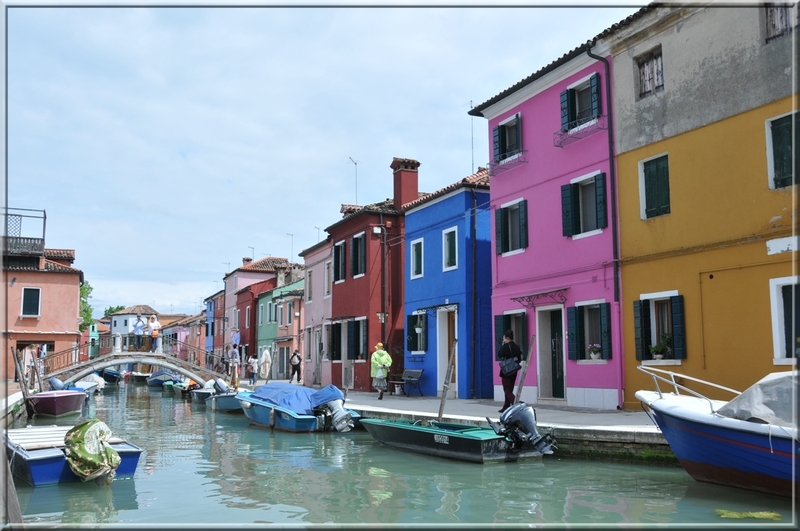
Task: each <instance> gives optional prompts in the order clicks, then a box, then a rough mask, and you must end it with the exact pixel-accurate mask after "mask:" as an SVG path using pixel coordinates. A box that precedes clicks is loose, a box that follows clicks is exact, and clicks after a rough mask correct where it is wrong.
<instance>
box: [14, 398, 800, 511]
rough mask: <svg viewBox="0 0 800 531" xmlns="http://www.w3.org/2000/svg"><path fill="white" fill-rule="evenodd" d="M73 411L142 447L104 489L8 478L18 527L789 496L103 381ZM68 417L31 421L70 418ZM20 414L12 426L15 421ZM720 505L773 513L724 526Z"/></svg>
mask: <svg viewBox="0 0 800 531" xmlns="http://www.w3.org/2000/svg"><path fill="white" fill-rule="evenodd" d="M83 416H85V417H89V418H98V419H100V420H102V421H103V422H105V423H106V424H108V426H109V427H110V428H111V429H112V431H113V432H114V435H115V436H119V437H123V438H125V439H128V440H129V441H131V442H133V443H134V444H137V445H138V446H140V447H142V448H143V449H144V452H143V453H142V456H141V458H140V460H139V466H138V468H137V470H136V474H135V476H134V477H133V478H128V479H117V480H115V481H114V482H113V483H112V485H111V486H110V487H101V486H97V485H95V484H94V483H88V484H80V483H78V484H66V485H58V486H53V487H37V488H32V487H27V486H25V485H23V484H20V483H17V493H18V497H19V502H20V506H21V509H22V514H23V518H24V520H25V523H26V524H37V525H38V524H44V525H45V526H48V527H49V526H51V525H53V524H60V525H69V524H81V525H93V524H117V525H120V526H139V525H148V526H149V525H163V524H170V525H173V524H174V525H177V526H180V527H185V526H194V527H202V526H218V527H228V526H232V525H237V526H239V525H242V524H258V525H265V524H276V525H279V526H280V525H303V526H309V525H310V526H313V525H314V524H339V525H342V526H348V525H352V524H375V525H397V526H402V525H407V524H420V525H446V526H459V525H470V524H471V525H494V524H511V525H520V526H523V525H524V526H530V525H539V526H549V525H564V524H567V525H573V524H591V525H595V526H600V525H614V526H617V525H626V524H630V525H634V526H637V527H638V526H641V525H645V524H656V525H671V524H695V525H707V524H721V525H738V524H760V526H762V527H770V526H773V525H776V524H777V525H781V524H783V526H785V525H787V524H791V523H792V522H793V521H794V520H793V515H792V511H793V506H792V504H791V501H790V500H789V499H786V498H780V497H776V496H771V495H766V494H764V495H762V494H757V493H753V492H749V491H744V490H739V489H733V488H728V487H721V486H715V485H707V484H701V483H697V482H695V481H694V480H693V479H691V478H690V477H689V476H688V475H687V474H686V472H684V471H683V470H682V469H681V468H677V467H652V466H645V465H639V464H623V463H612V462H599V461H585V460H578V459H566V458H559V457H558V455H557V454H556V455H553V456H546V457H545V458H544V459H543V460H542V461H540V462H532V463H530V462H529V463H508V464H490V465H478V464H473V463H462V462H456V461H450V460H445V459H439V458H435V457H428V456H421V455H416V454H411V453H406V452H401V451H398V450H393V449H390V448H385V447H382V446H380V445H379V444H377V443H375V442H374V441H373V440H372V438H371V437H370V436H369V435H368V434H367V432H366V431H364V430H354V431H352V432H350V433H344V434H338V433H324V434H291V433H281V432H270V431H269V430H266V429H262V428H257V427H255V426H252V425H249V424H248V422H247V419H246V417H244V416H243V415H231V414H227V413H220V412H215V411H211V410H206V407H205V405H203V404H197V403H192V402H190V401H188V400H182V399H180V398H174V397H172V395H169V394H165V393H162V391H161V390H160V389H154V388H148V387H147V386H144V385H122V384H121V385H120V386H119V387H118V388H116V387H114V386H107V387H106V390H105V391H104V392H103V394H99V395H95V396H94V397H93V398H91V399H90V400H89V402H88V403H87V405H86V406H85V407H84V413H83ZM75 421H76V419H75V418H74V417H73V418H72V419H65V420H60V419H59V420H57V421H55V422H54V421H53V419H50V420H38V419H35V420H34V421H32V422H31V423H32V424H36V425H47V424H54V423H58V424H74V423H75ZM27 422H28V421H27V419H26V418H25V417H24V416H23V417H21V418H20V419H17V420H16V421H15V423H14V424H13V425H12V426H10V427H24V426H25V424H26V423H27ZM718 509H725V510H729V511H736V512H756V511H771V512H774V513H777V514H778V515H779V518H780V519H779V520H754V519H752V518H749V519H747V520H741V519H740V520H731V519H723V518H721V517H720V516H719V515H718V514H717V510H718Z"/></svg>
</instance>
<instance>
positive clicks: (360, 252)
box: [350, 232, 367, 278]
mask: <svg viewBox="0 0 800 531" xmlns="http://www.w3.org/2000/svg"><path fill="white" fill-rule="evenodd" d="M366 247H367V239H366V236H365V234H364V233H363V232H362V233H360V234H356V235H355V236H353V239H352V240H351V245H350V274H351V275H352V276H353V278H355V277H357V276H358V275H363V274H364V273H366V272H367V249H366Z"/></svg>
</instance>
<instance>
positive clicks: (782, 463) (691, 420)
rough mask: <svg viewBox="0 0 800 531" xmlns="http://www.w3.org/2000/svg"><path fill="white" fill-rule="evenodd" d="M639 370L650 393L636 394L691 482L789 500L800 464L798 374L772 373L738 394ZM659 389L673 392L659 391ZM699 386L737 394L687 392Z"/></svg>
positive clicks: (688, 378) (671, 374)
mask: <svg viewBox="0 0 800 531" xmlns="http://www.w3.org/2000/svg"><path fill="white" fill-rule="evenodd" d="M638 369H639V370H641V371H643V372H645V373H647V374H648V375H650V376H652V377H653V382H654V384H655V390H654V391H647V390H640V391H637V392H636V393H635V396H636V398H637V399H639V400H640V401H641V402H642V404H643V405H644V406H645V407H646V408H647V410H648V412H649V414H650V416H651V419H652V420H653V422H654V423H655V424H656V425H657V426H658V427H659V429H660V430H661V432H662V433H663V434H664V438H665V439H667V442H668V443H669V445H670V448H671V449H672V451H673V453H674V454H675V457H677V458H678V460H679V461H680V463H681V465H682V466H683V468H684V469H685V470H686V472H687V473H688V474H689V475H690V476H691V477H692V478H694V479H695V480H696V481H701V482H705V483H716V484H719V485H726V486H731V487H738V488H742V489H748V490H754V491H759V492H767V493H770V494H777V495H780V496H792V492H793V487H794V485H795V482H796V481H797V479H798V477H799V476H798V462H799V461H800V460H798V457H800V455H799V454H798V448H800V446H798V440H797V417H796V415H797V413H796V409H795V398H794V397H795V396H796V395H795V394H794V393H796V388H797V371H796V370H795V371H783V372H777V373H771V374H769V375H767V376H765V377H764V378H762V379H761V380H759V381H758V382H756V383H755V384H754V385H752V386H751V387H749V388H748V389H747V390H745V391H744V392H742V393H740V392H739V391H736V390H734V389H729V388H727V387H723V386H720V385H717V384H714V383H711V382H707V381H705V380H700V379H698V378H694V377H691V376H686V375H684V374H679V373H675V372H672V371H665V370H661V369H656V368H653V367H646V366H640V367H638ZM679 379H680V380H679ZM678 381H681V382H682V383H678ZM691 382H694V384H692V383H691ZM663 384H666V388H667V389H671V391H670V392H665V391H662V390H661V385H663ZM696 384H699V385H703V386H710V387H713V388H715V389H718V390H722V391H724V392H727V393H732V394H734V395H736V396H735V397H734V398H733V399H732V400H730V401H727V402H726V401H723V400H712V399H710V398H708V397H706V396H705V395H703V394H701V393H700V392H698V391H696V390H694V389H691V388H689V387H688V385H694V387H697V385H696ZM717 392H719V391H717Z"/></svg>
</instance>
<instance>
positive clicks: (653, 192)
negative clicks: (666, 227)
mask: <svg viewBox="0 0 800 531" xmlns="http://www.w3.org/2000/svg"><path fill="white" fill-rule="evenodd" d="M643 171H644V195H645V217H646V218H648V219H649V218H653V217H656V216H662V215H664V214H669V213H670V205H669V163H668V158H667V155H664V156H662V157H658V158H656V159H653V160H648V161H647V162H645V163H644V164H643Z"/></svg>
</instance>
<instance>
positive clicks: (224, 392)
mask: <svg viewBox="0 0 800 531" xmlns="http://www.w3.org/2000/svg"><path fill="white" fill-rule="evenodd" d="M214 391H215V392H214V393H213V394H212V395H211V396H209V397H207V398H206V407H207V408H208V409H210V410H212V411H225V412H228V413H241V412H242V404H241V403H240V402H239V400H238V399H237V397H236V393H237V392H238V390H237V389H231V388H230V387H228V384H226V383H225V381H224V380H223V379H222V378H217V379H216V380H214Z"/></svg>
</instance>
